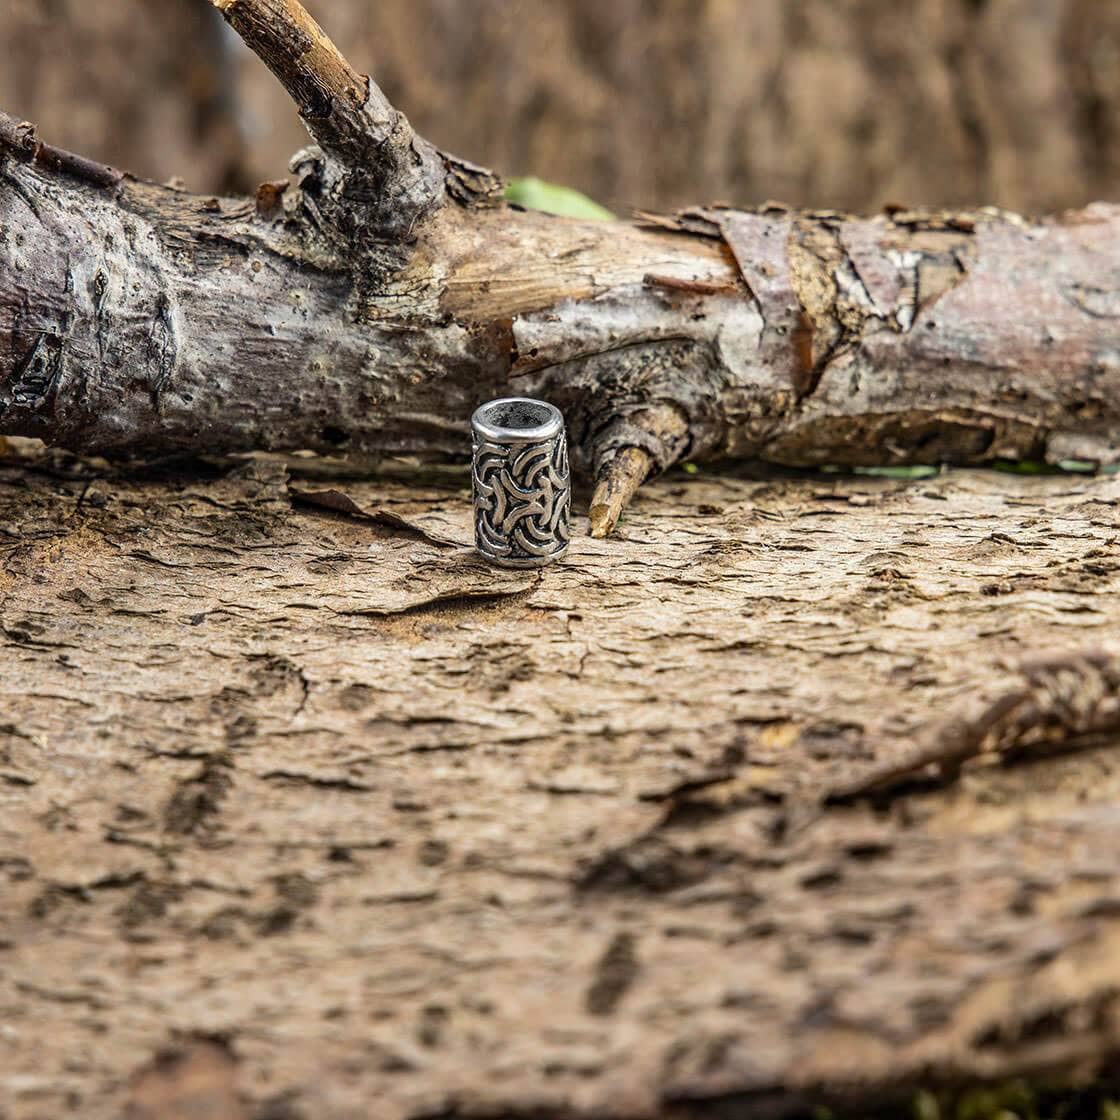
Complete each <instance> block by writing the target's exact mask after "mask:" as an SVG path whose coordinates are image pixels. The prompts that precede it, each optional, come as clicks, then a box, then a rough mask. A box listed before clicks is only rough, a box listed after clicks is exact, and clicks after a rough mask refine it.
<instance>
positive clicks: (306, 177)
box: [0, 92, 1120, 468]
mask: <svg viewBox="0 0 1120 1120" xmlns="http://www.w3.org/2000/svg"><path fill="white" fill-rule="evenodd" d="M307 96H308V97H309V98H310V102H311V103H312V104H313V103H314V96H315V94H314V92H312V93H311V94H308V95H307ZM353 104H354V110H353V111H354V112H355V113H356V114H357V117H356V118H355V120H358V119H362V120H364V119H366V113H367V108H366V107H365V106H364V105H361V104H359V103H358V102H357V101H355V102H354V103H353ZM336 112H337V111H336ZM314 127H315V128H317V129H318V134H319V135H320V136H321V137H322V136H327V137H328V138H329V140H330V141H331V142H333V145H334V149H335V151H341V152H342V153H343V154H344V155H345V156H346V157H347V159H346V160H338V159H336V158H335V157H334V156H328V155H324V154H323V153H319V154H315V153H314V152H311V153H308V154H306V155H305V156H304V157H302V159H301V164H300V166H301V170H302V175H303V178H302V189H301V190H299V191H298V192H296V193H295V194H294V197H293V198H292V199H291V200H290V201H289V204H288V206H287V208H286V210H283V209H278V208H277V207H276V206H275V205H274V203H273V199H272V198H271V197H269V198H268V199H267V202H268V205H267V206H266V207H265V208H263V210H262V208H261V206H260V200H259V199H258V206H257V207H256V208H254V206H253V205H252V203H250V202H247V201H220V200H213V199H211V200H206V199H199V198H197V197H194V196H190V195H186V194H183V193H179V192H175V191H171V190H168V189H166V188H159V187H154V186H151V185H149V184H144V183H139V182H136V181H133V180H131V179H128V178H121V177H120V176H117V175H114V174H112V173H110V172H107V171H105V170H104V169H101V168H97V167H92V166H89V165H86V164H84V163H83V164H79V163H76V162H75V161H72V160H69V159H68V157H64V156H61V155H60V154H59V153H57V152H54V151H52V150H50V149H44V148H42V147H41V146H36V143H35V141H34V137H33V136H32V135H31V134H30V132H29V130H28V129H26V128H23V127H22V126H16V125H15V124H14V122H10V121H9V123H8V124H7V125H5V126H4V128H3V129H0V145H3V147H0V152H4V153H6V157H7V158H5V159H4V161H3V162H2V163H0V187H2V189H0V253H2V254H3V256H2V259H3V261H4V264H5V267H4V269H3V270H2V271H0V371H3V372H4V374H5V379H4V384H3V390H2V394H0V432H3V433H7V434H20V435H35V436H40V437H42V438H44V439H46V440H48V441H49V442H51V443H55V444H61V445H64V446H70V447H78V448H81V449H83V450H87V451H98V452H113V453H117V454H121V453H136V452H144V451H152V450H158V451H161V452H166V451H168V450H175V449H187V450H191V451H229V450H247V449H252V448H255V447H257V448H259V447H284V448H312V449H318V450H324V449H328V450H336V449H339V448H344V449H346V450H350V451H367V452H374V453H387V452H388V453H392V452H410V453H423V454H428V455H431V454H440V453H456V452H457V453H459V454H462V453H463V451H464V448H465V447H466V423H467V417H469V415H470V413H471V411H472V409H473V407H474V406H475V405H476V404H477V403H478V402H479V401H482V400H485V399H487V398H488V397H491V396H496V395H501V394H504V393H507V392H511V391H512V392H519V393H524V394H528V395H538V396H542V397H545V398H547V399H550V400H552V401H554V402H555V403H556V404H558V405H560V406H561V407H562V408H564V410H565V412H566V414H567V418H568V423H569V427H570V435H571V438H572V444H573V450H574V451H575V453H576V457H577V462H581V463H582V464H583V465H584V466H586V467H591V468H595V467H598V466H601V465H602V464H603V463H604V462H606V461H608V460H609V459H610V457H611V456H613V455H614V454H615V453H616V452H617V451H618V450H619V449H620V448H623V447H638V448H642V449H644V450H645V451H647V453H648V454H649V456H650V458H651V460H652V461H653V462H654V463H655V464H656V465H657V466H658V467H665V466H667V465H669V464H670V463H672V462H674V461H676V460H677V459H679V458H682V457H685V456H691V457H694V458H711V457H717V456H729V455H730V456H751V457H756V458H761V459H768V460H771V461H776V462H782V463H797V464H806V463H810V464H817V463H834V462H844V463H848V462H857V463H858V462H863V463H872V462H887V463H890V462H915V461H916V462H941V461H949V462H983V461H990V460H993V459H999V458H1031V459H1039V458H1044V459H1048V460H1051V461H1061V460H1065V459H1073V458H1078V459H1089V460H1096V461H1099V462H1110V461H1112V460H1113V459H1115V458H1116V455H1117V449H1118V447H1120V294H1118V293H1120V274H1118V273H1117V270H1116V261H1117V259H1118V258H1120V217H1118V215H1117V212H1116V210H1115V209H1114V208H1110V207H1107V206H1104V205H1098V206H1095V207H1092V208H1090V209H1088V210H1085V211H1081V212H1076V213H1071V214H1067V215H1064V216H1062V217H1059V218H1056V219H1054V220H1050V221H1047V222H1045V223H1042V224H1035V225H1031V224H1028V223H1025V222H1024V221H1023V220H1021V219H1019V218H1017V217H1015V216H1014V215H1006V214H1002V213H999V212H995V211H986V212H980V213H966V214H923V213H912V212H894V213H893V214H892V215H891V216H890V217H883V218H879V219H874V220H854V219H849V218H847V217H845V216H844V215H842V214H839V213H836V212H832V211H828V212H818V213H812V214H805V213H787V212H785V211H781V210H778V211H773V210H771V211H767V212H763V213H744V212H738V211H721V210H707V211H691V212H688V213H687V214H685V215H684V216H682V217H679V218H650V219H648V220H645V221H643V222H639V223H638V224H637V225H623V224H612V223H577V222H569V221H562V220H559V219H551V218H548V217H545V216H541V215H534V214H526V213H518V212H516V211H514V210H511V209H509V208H494V207H489V208H487V207H483V208H478V207H477V206H474V208H471V205H470V204H473V203H475V202H477V200H479V199H480V198H481V199H482V200H485V199H486V197H487V192H489V191H490V190H492V182H491V180H490V179H489V178H488V177H487V176H486V174H485V173H482V172H479V171H478V170H477V169H472V168H469V166H467V165H463V164H461V163H455V162H448V163H447V164H446V166H445V164H444V162H443V161H441V159H440V157H439V154H438V153H435V152H434V151H432V150H430V149H427V148H426V147H423V148H419V149H417V150H420V151H423V152H424V153H425V154H424V156H423V159H422V160H421V161H420V163H419V164H418V167H419V168H420V171H421V176H420V177H418V178H416V179H415V180H414V181H413V180H409V181H407V182H405V183H404V184H403V185H401V184H397V186H398V187H399V188H400V190H399V191H398V193H394V194H392V198H394V199H397V200H400V199H402V198H403V199H406V200H407V204H406V205H400V206H396V207H394V208H391V209H390V210H384V209H382V203H381V202H380V201H371V202H370V203H369V205H368V206H367V205H366V203H365V200H366V198H367V197H369V196H370V189H371V188H370V182H371V181H375V180H371V175H370V174H369V173H367V172H366V171H365V170H364V168H365V166H366V165H365V164H364V163H363V162H362V159H361V157H360V156H358V157H356V163H355V165H354V166H356V167H357V168H358V170H357V171H352V170H351V167H350V165H349V163H348V160H349V157H350V156H351V155H352V154H353V148H354V144H355V141H354V140H353V139H352V136H351V138H349V139H348V138H347V136H348V135H351V134H350V133H347V128H350V129H351V133H352V132H353V129H354V128H356V127H357V126H356V125H354V126H346V127H344V128H341V132H340V126H339V125H338V124H337V122H335V123H331V124H329V125H323V124H322V123H319V124H316V125H314ZM403 127H405V128H407V125H404V126H403ZM340 135H341V136H342V139H338V137H339V136H340ZM408 135H411V134H410V133H408V134H406V135H405V137H404V138H402V139H401V140H400V143H402V144H403V145H404V147H403V149H402V150H403V151H405V152H406V153H407V152H411V151H412V150H413V147H412V142H410V141H408V140H407V136H408ZM394 142H396V141H394ZM416 143H419V144H422V142H416ZM445 175H446V178H447V184H448V185H447V187H446V191H447V192H454V193H457V194H458V195H459V197H461V198H462V199H463V200H464V203H465V204H464V205H460V204H459V202H458V201H452V202H449V203H447V204H446V205H443V206H442V208H437V209H433V208H436V207H439V206H440V204H441V202H442V201H443V199H444V196H445V186H444V176H445ZM394 182H395V180H394ZM372 198H373V199H374V200H376V199H379V198H380V196H379V195H378V194H376V192H374V193H373V195H372ZM356 200H357V201H356ZM402 213H403V214H405V215H406V216H407V215H408V214H411V215H412V216H411V218H409V219H408V221H407V222H402V221H401V217H400V216H401V214H402ZM363 215H365V216H367V217H369V218H370V222H369V223H368V224H367V223H366V222H364V221H363V220H362V217H363ZM374 219H378V220H377V221H374ZM403 233H407V235H408V236H407V239H402V234H403ZM666 407H668V408H671V409H673V410H676V412H678V413H679V415H680V417H681V418H682V419H683V422H684V425H683V433H682V432H681V431H680V428H679V427H678V433H677V435H675V436H672V438H669V437H668V436H667V435H666V432H665V428H664V425H663V424H659V425H656V426H655V425H652V424H651V423H650V422H649V414H650V413H651V410H654V411H655V410H659V409H660V410H662V411H663V410H664V409H665V408H666Z"/></svg>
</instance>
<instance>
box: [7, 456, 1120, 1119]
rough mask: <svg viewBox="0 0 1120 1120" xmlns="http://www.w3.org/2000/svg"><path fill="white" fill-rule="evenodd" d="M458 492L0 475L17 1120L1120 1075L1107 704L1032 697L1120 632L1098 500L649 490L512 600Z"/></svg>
mask: <svg viewBox="0 0 1120 1120" xmlns="http://www.w3.org/2000/svg"><path fill="white" fill-rule="evenodd" d="M298 462H299V461H297V463H298ZM303 464H304V469H306V467H307V463H306V461H303ZM465 486H466V475H465V473H458V472H455V473H452V474H432V475H430V476H429V477H428V478H426V479H425V478H416V477H410V478H408V479H405V480H401V481H396V482H395V481H392V480H391V479H387V478H386V479H383V480H381V481H376V482H356V481H354V480H349V479H341V480H340V479H328V478H324V477H321V476H310V477H299V476H296V477H293V478H292V479H291V480H290V481H288V480H287V479H286V476H285V472H284V470H283V467H282V465H281V464H278V463H276V462H273V461H270V460H265V461H259V462H254V463H249V464H246V465H244V466H242V467H241V468H240V469H238V470H235V471H233V472H232V473H227V474H222V473H220V472H217V471H212V472H211V473H210V475H209V476H208V477H200V476H199V474H198V473H197V472H192V473H187V474H179V473H174V472H169V473H168V472H165V473H164V474H163V475H162V476H161V477H159V478H152V477H151V476H150V475H148V476H147V477H145V476H130V475H129V474H127V473H123V472H115V473H112V472H111V473H105V472H104V470H102V471H101V472H98V471H97V470H91V469H90V468H89V467H84V466H83V465H82V464H80V463H74V462H72V461H69V460H65V459H60V458H58V457H57V456H52V457H48V458H46V459H45V460H40V461H39V462H38V465H37V466H33V467H32V468H31V469H29V468H28V467H27V466H21V465H20V464H18V463H13V462H9V463H8V464H7V465H6V466H5V467H3V469H0V526H2V534H3V543H2V544H0V549H2V551H3V553H4V562H3V568H2V571H0V580H2V584H0V588H2V592H3V595H2V599H0V643H2V644H3V654H4V664H5V672H4V675H3V682H2V685H0V689H2V692H3V705H4V721H3V727H2V728H0V807H2V813H0V894H2V897H3V901H4V904H3V906H2V907H0V1029H2V1032H3V1033H2V1034H0V1047H2V1053H3V1055H4V1058H3V1062H2V1063H0V1110H2V1111H3V1113H4V1115H5V1117H6V1118H7V1120H39V1118H41V1117H48V1116H49V1117H55V1116H63V1115H80V1116H81V1117H82V1118H83V1120H118V1118H119V1117H121V1116H122V1115H129V1116H134V1117H137V1118H144V1120H148V1118H152V1120H155V1118H158V1120H181V1118H182V1120H185V1118H186V1117H189V1116H198V1115H206V1116H208V1117H209V1118H210V1120H233V1118H236V1120H268V1118H275V1117H285V1118H287V1120H312V1118H315V1120H349V1118H352V1117H353V1118H357V1117H367V1116H376V1117H378V1120H403V1118H408V1120H419V1118H426V1120H431V1118H433V1117H441V1118H449V1117H457V1118H458V1117H461V1118H466V1117H472V1118H481V1117H487V1118H491V1120H492V1118H494V1117H502V1118H503V1120H514V1118H516V1120H521V1118H524V1120H528V1118H530V1117H532V1118H534V1120H539V1118H540V1117H542V1116H543V1117H548V1118H550V1120H586V1118H588V1117H595V1118H597V1120H651V1118H656V1120H681V1118H682V1117H689V1118H697V1117H703V1118H705V1120H713V1118H718V1117H729V1116H735V1117H737V1116H751V1117H765V1116H767V1115H774V1114H790V1113H793V1114H796V1115H803V1114H804V1113H803V1111H802V1110H803V1109H807V1108H808V1107H809V1106H810V1105H811V1104H814V1103H831V1104H833V1105H840V1106H842V1107H847V1108H850V1109H851V1110H852V1113H853V1114H854V1115H859V1116H867V1115H878V1114H880V1113H881V1110H882V1109H883V1108H884V1107H885V1106H886V1105H887V1104H888V1103H890V1102H891V1101H898V1102H904V1101H905V1100H906V1098H907V1096H908V1095H909V1093H910V1092H911V1091H912V1089H913V1087H914V1086H915V1085H917V1084H921V1085H924V1086H933V1085H942V1084H944V1085H959V1084H961V1083H967V1082H975V1081H986V1080H989V1079H995V1080H998V1079H1002V1078H1005V1077H1011V1076H1015V1077H1035V1078H1039V1079H1042V1080H1049V1079H1051V1078H1053V1079H1055V1080H1056V1081H1058V1082H1059V1083H1069V1082H1076V1081H1077V1080H1078V1079H1080V1078H1082V1077H1087V1076H1092V1075H1093V1074H1095V1073H1097V1072H1099V1071H1101V1070H1105V1069H1107V1068H1108V1067H1109V1063H1110V1061H1114V1060H1115V1058H1116V1057H1117V1056H1118V1050H1120V1008H1118V1005H1117V995H1116V993H1117V991H1118V990H1120V963H1118V962H1120V953H1118V952H1117V938H1118V936H1120V934H1118V927H1117V921H1116V900H1117V897H1118V892H1120V873H1118V867H1117V861H1116V851H1117V846H1118V844H1120V816H1118V814H1117V810H1116V804H1117V799H1118V797H1120V771H1118V770H1117V766H1116V757H1117V756H1116V745H1117V738H1116V733H1115V718H1116V711H1117V705H1118V703H1120V696H1118V694H1117V692H1116V680H1117V678H1116V672H1117V670H1116V664H1117V663H1116V661H1115V660H1101V659H1100V658H1098V657H1096V656H1095V655H1088V656H1086V657H1084V658H1078V657H1070V656H1068V655H1067V656H1066V657H1065V658H1064V662H1063V663H1062V664H1060V665H1057V666H1055V665H1054V664H1051V665H1049V666H1048V667H1046V666H1043V667H1041V668H1040V667H1039V666H1037V665H1034V664H1028V666H1027V668H1026V670H1025V673H1024V672H1021V671H1020V670H1019V669H1018V667H1017V666H1018V665H1019V663H1020V662H1021V661H1023V660H1024V659H1026V660H1027V661H1028V662H1034V661H1037V657H1036V656H1035V654H1036V651H1039V650H1047V649H1063V650H1067V651H1068V650H1071V649H1072V650H1077V649H1079V648H1081V647H1086V646H1088V647H1092V646H1095V645H1096V644H1097V643H1098V642H1099V640H1100V639H1102V638H1107V637H1110V636H1111V635H1114V634H1115V632H1116V629H1117V627H1118V626H1120V595H1118V594H1117V592H1118V591H1120V586H1118V582H1117V581H1118V578H1120V566H1118V564H1117V553H1116V539H1117V535H1118V532H1120V481H1117V480H1116V479H1093V478H1085V477H1077V478H1075V477H1069V476H1066V477H1049V478H1047V477H1041V478H1038V477H1027V478H1024V477H1017V476H1007V475H1002V476H1001V475H995V474H992V473H987V474H980V473H968V472H957V471H952V472H946V473H943V474H941V475H940V476H938V477H936V478H931V479H926V480H923V481H920V482H915V483H910V484H901V483H897V482H891V481H886V480H882V479H869V478H837V477H832V478H822V477H816V478H814V477H807V478H782V477H776V476H771V477H768V478H762V479H752V478H751V477H750V476H749V475H747V474H745V473H739V474H736V473H734V472H732V473H727V474H725V475H723V476H721V477H716V476H711V477H709V476H707V475H704V474H701V475H700V476H697V477H693V478H685V477H682V476H672V477H669V478H666V479H663V480H659V481H657V482H655V483H653V484H652V485H651V486H650V487H647V488H646V489H644V490H643V491H642V493H641V494H640V495H639V496H638V498H637V500H636V506H635V508H634V509H633V510H632V512H631V513H630V514H629V515H628V519H627V521H626V522H625V523H624V526H623V530H622V532H621V535H620V536H618V537H617V538H616V539H614V540H612V541H611V542H599V541H594V540H591V539H589V538H588V537H587V536H586V534H585V532H583V531H578V532H577V533H576V534H575V535H574V538H573V543H572V552H571V555H570V558H569V560H568V562H566V563H565V564H563V565H561V566H558V567H555V568H551V569H548V570H547V571H545V572H544V573H533V574H529V575H525V574H521V573H501V572H494V571H492V570H490V569H488V568H486V567H484V566H482V565H481V564H480V562H479V561H478V560H477V558H476V557H475V556H474V554H473V552H472V551H471V550H470V549H469V547H467V546H468V543H469V541H470V532H471V524H470V518H471V514H470V505H469V500H468V498H467V496H466V494H465V493H464V488H465ZM332 489H333V490H334V491H335V492H334V494H333V496H330V495H329V494H327V495H324V491H328V492H329V491H331V490H332ZM297 492H298V493H297ZM308 494H310V496H307V495H308ZM293 497H295V498H297V499H298V500H297V501H295V502H293V501H292V499H293ZM324 506H333V507H335V508H336V509H341V510H349V511H350V513H351V514H352V515H351V516H345V515H343V514H341V513H336V512H331V511H330V509H329V508H323V507H324ZM361 511H365V513H364V516H362V515H359V514H360V512H361ZM577 528H579V529H581V530H582V528H583V526H577ZM993 713H998V716H997V717H995V718H993ZM1110 726H1111V728H1112V730H1110V731H1107V735H1105V736H1103V737H1102V735H1101V734H1099V732H1102V731H1105V730H1106V729H1107V728H1109V727H1110ZM954 729H955V730H954ZM962 729H971V732H970V734H971V736H972V737H971V738H969V736H968V735H966V734H964V733H963V731H962ZM1094 732H1098V734H1096V737H1094ZM962 743H970V744H971V746H969V749H968V750H967V752H965V753H966V754H967V755H968V756H969V757H970V758H971V761H968V762H967V763H966V764H965V765H964V768H963V771H961V772H960V773H959V774H957V773H956V769H957V768H958V767H959V764H960V763H961V762H963V761H964V756H963V755H962V753H961V751H960V746H961V744H962ZM931 745H936V746H937V747H938V748H939V749H938V750H936V751H931V750H928V749H927V748H930V747H931ZM920 750H926V753H925V754H924V755H920V753H919V751H920ZM936 762H951V763H952V764H953V768H952V769H945V768H943V769H942V770H941V771H938V770H936V769H935V768H933V766H932V765H928V764H932V763H936ZM888 779H889V780H888ZM876 791H878V792H876ZM129 1108H131V1110H132V1111H131V1112H129V1111H127V1110H128V1109H129ZM192 1109H193V1111H192Z"/></svg>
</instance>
